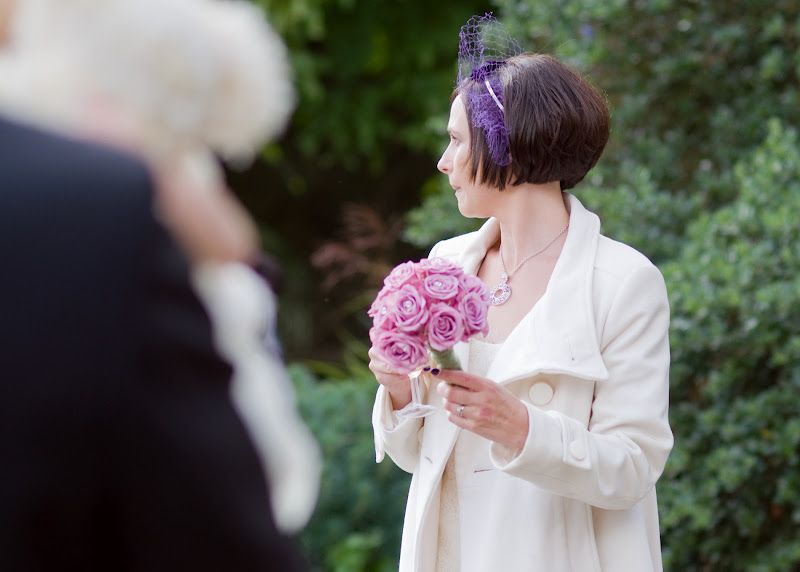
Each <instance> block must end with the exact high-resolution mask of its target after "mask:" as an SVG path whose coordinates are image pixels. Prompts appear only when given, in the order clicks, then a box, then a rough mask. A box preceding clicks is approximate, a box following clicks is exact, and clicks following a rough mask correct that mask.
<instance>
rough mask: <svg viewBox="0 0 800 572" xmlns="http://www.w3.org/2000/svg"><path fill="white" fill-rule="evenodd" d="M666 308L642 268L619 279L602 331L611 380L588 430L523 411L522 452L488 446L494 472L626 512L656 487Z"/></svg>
mask: <svg viewBox="0 0 800 572" xmlns="http://www.w3.org/2000/svg"><path fill="white" fill-rule="evenodd" d="M668 330H669V302H668V299H667V291H666V287H665V285H664V280H663V278H662V276H661V273H660V272H659V271H658V269H657V268H656V267H655V266H652V265H646V266H640V267H638V268H637V269H635V270H634V271H633V272H631V273H630V274H629V275H628V276H627V277H626V278H624V279H623V281H622V284H621V285H620V287H619V289H618V292H617V294H616V296H615V298H614V300H613V301H612V303H611V305H610V308H609V311H608V315H607V318H606V320H605V323H604V325H603V326H602V334H601V347H600V350H601V353H602V357H603V360H604V362H605V364H606V367H607V368H608V371H609V374H610V376H609V379H608V380H606V381H598V382H597V383H596V384H595V392H594V401H593V404H592V412H591V418H590V421H589V424H588V427H587V426H586V425H585V424H583V423H581V422H580V421H578V420H576V419H573V418H571V417H569V416H567V415H564V414H563V413H560V412H557V411H543V410H541V409H539V408H537V407H534V406H532V405H528V404H526V405H527V407H528V416H529V430H528V437H527V440H526V443H525V446H524V448H523V450H522V451H520V452H519V454H518V455H516V456H513V455H512V454H509V452H507V451H505V450H504V449H503V448H502V447H500V446H498V445H497V444H494V445H493V446H492V450H491V454H492V460H493V462H494V463H495V465H496V466H497V467H498V468H500V469H502V470H504V471H505V472H507V473H509V474H511V475H514V476H517V477H520V478H523V479H526V480H529V481H531V482H533V483H535V484H537V485H538V486H541V487H542V488H544V489H546V490H548V491H550V492H553V493H555V494H559V495H563V496H567V497H571V498H575V499H578V500H581V501H583V502H586V503H589V504H590V505H593V506H596V507H600V508H605V509H625V508H629V507H631V506H633V505H635V504H636V503H637V502H639V501H640V500H641V499H642V498H644V497H645V496H646V495H647V494H648V493H649V492H650V490H651V489H652V488H653V486H654V485H655V483H656V481H657V480H658V478H659V476H660V475H661V473H662V471H663V470H664V465H665V463H666V460H667V456H668V455H669V452H670V450H671V448H672V444H673V436H672V432H671V430H670V427H669V420H668V416H667V413H668V402H669V337H668Z"/></svg>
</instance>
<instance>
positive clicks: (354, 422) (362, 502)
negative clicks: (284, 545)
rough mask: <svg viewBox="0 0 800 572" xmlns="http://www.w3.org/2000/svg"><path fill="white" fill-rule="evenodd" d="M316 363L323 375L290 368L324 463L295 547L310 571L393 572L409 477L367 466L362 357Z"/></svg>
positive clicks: (367, 390) (368, 388) (369, 394)
mask: <svg viewBox="0 0 800 572" xmlns="http://www.w3.org/2000/svg"><path fill="white" fill-rule="evenodd" d="M362 349H363V355H366V348H362ZM317 366H320V367H318V368H317V369H319V370H320V371H323V372H324V373H325V374H326V375H327V376H329V377H327V378H321V377H320V375H319V374H317V373H314V372H313V371H312V369H310V368H309V367H308V366H303V365H299V364H294V365H292V366H290V373H291V375H292V379H293V381H294V384H295V388H296V391H297V400H298V406H299V409H300V413H301V415H302V416H303V418H304V419H305V420H306V423H307V424H308V426H309V427H310V429H311V431H312V432H313V433H314V435H315V436H316V438H317V440H318V441H319V443H320V446H321V447H322V453H323V456H324V461H325V463H324V468H323V474H322V485H321V490H320V498H319V502H318V504H317V509H316V511H315V513H314V516H313V517H312V519H311V522H310V523H309V524H308V526H307V527H306V529H305V530H304V531H303V533H302V535H301V537H300V542H301V545H302V547H303V549H304V552H305V554H306V555H307V556H308V557H309V558H310V559H311V561H312V565H313V569H314V570H316V571H323V570H324V571H329V572H390V571H394V572H396V571H397V561H398V559H399V556H400V535H401V531H402V526H403V513H404V511H405V501H406V497H407V495H408V485H409V482H410V480H411V476H410V475H409V474H408V473H405V472H403V471H401V470H400V469H398V468H397V467H396V466H395V465H394V463H392V462H391V461H388V460H387V461H385V462H383V463H380V464H376V463H375V443H374V440H373V437H372V424H371V414H372V403H373V400H374V398H375V392H376V390H377V383H376V381H375V378H374V376H373V375H372V373H371V372H370V371H369V370H368V369H367V368H366V366H364V365H363V362H362V364H361V365H360V366H359V365H358V364H356V363H355V362H351V363H350V365H349V366H348V368H347V369H346V370H341V369H336V368H333V367H332V366H324V365H322V364H312V367H317Z"/></svg>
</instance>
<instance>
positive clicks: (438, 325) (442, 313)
mask: <svg viewBox="0 0 800 572" xmlns="http://www.w3.org/2000/svg"><path fill="white" fill-rule="evenodd" d="M463 334H464V325H463V323H462V321H461V316H460V315H459V313H458V310H456V309H454V308H451V307H450V306H448V305H447V304H446V303H444V302H439V303H437V304H434V305H433V306H431V314H430V318H429V319H428V344H430V346H431V347H432V348H433V349H435V350H437V351H440V352H441V351H444V350H447V349H450V348H452V347H453V346H454V345H456V342H459V341H461V339H462V336H463Z"/></svg>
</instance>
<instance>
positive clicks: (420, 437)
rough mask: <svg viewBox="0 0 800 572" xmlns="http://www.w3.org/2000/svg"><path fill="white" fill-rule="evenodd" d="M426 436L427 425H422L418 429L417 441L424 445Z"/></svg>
mask: <svg viewBox="0 0 800 572" xmlns="http://www.w3.org/2000/svg"><path fill="white" fill-rule="evenodd" d="M424 436H425V427H420V428H419V431H417V441H419V444H420V445H422V438H423V437H424Z"/></svg>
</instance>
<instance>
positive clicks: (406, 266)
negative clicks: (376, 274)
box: [383, 261, 416, 289]
mask: <svg viewBox="0 0 800 572" xmlns="http://www.w3.org/2000/svg"><path fill="white" fill-rule="evenodd" d="M415 268H416V265H415V264H414V263H413V262H410V261H409V262H403V263H402V264H398V265H397V266H395V267H394V269H393V270H392V271H391V272H390V273H389V275H388V276H387V277H386V278H384V279H383V283H384V284H385V285H386V286H388V287H389V288H392V289H397V288H400V287H401V286H402V285H403V284H405V283H406V282H408V280H409V278H411V277H413V276H415Z"/></svg>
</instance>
